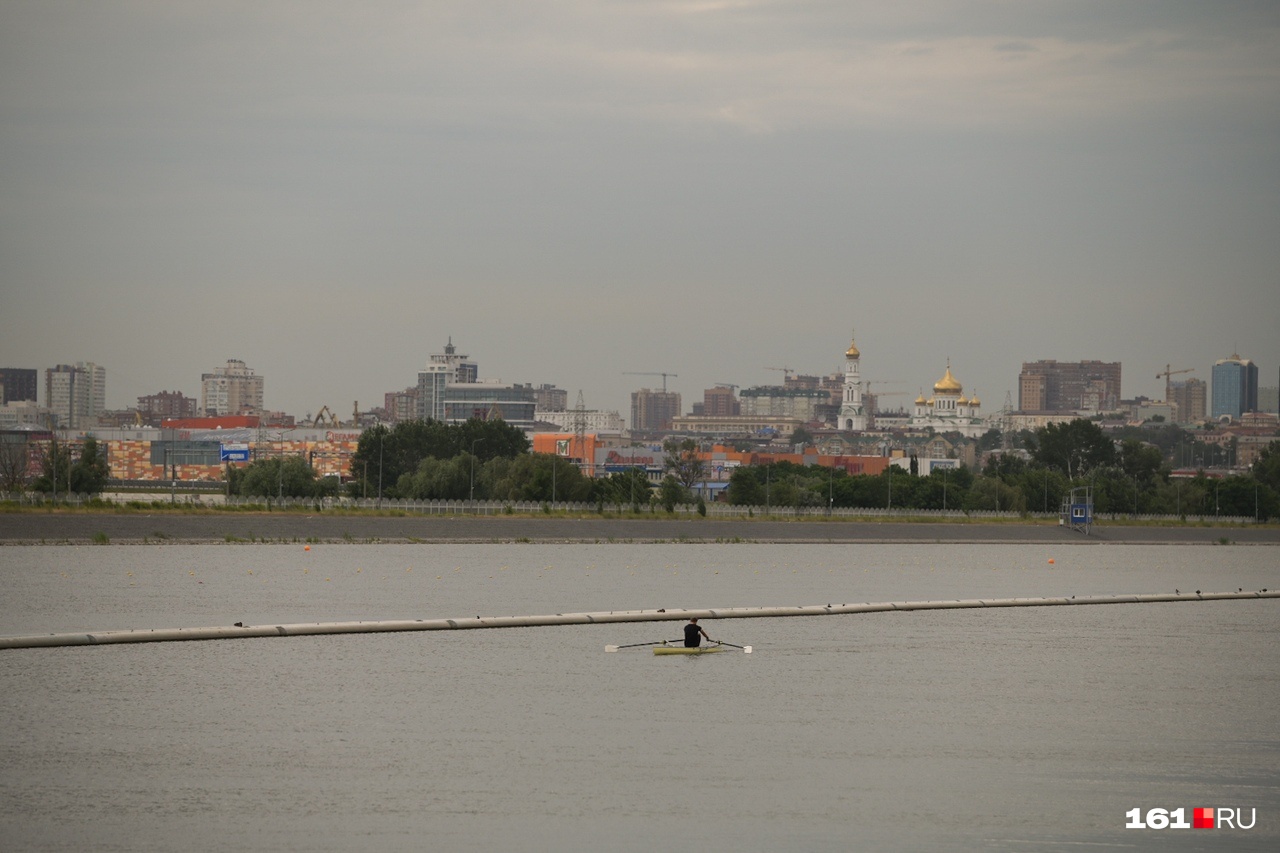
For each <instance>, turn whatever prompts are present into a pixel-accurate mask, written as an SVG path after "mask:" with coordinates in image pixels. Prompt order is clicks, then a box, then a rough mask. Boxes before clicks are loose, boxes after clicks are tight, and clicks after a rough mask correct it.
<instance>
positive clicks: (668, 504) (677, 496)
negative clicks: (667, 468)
mask: <svg viewBox="0 0 1280 853" xmlns="http://www.w3.org/2000/svg"><path fill="white" fill-rule="evenodd" d="M658 502H659V503H661V504H662V508H663V509H665V510H666V511H667V512H668V513H674V512H675V511H676V504H682V503H688V502H689V491H688V489H686V488H685V487H684V486H682V485H681V484H680V481H679V480H677V479H676V478H675V477H674V476H672V475H671V474H668V475H667V476H665V477H663V478H662V482H661V483H660V484H659V485H658Z"/></svg>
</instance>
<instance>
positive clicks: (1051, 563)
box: [1049, 557, 1053, 566]
mask: <svg viewBox="0 0 1280 853" xmlns="http://www.w3.org/2000/svg"><path fill="white" fill-rule="evenodd" d="M1049 565H1051V566H1052V565H1053V557H1050V558H1049Z"/></svg>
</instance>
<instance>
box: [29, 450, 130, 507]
mask: <svg viewBox="0 0 1280 853" xmlns="http://www.w3.org/2000/svg"><path fill="white" fill-rule="evenodd" d="M40 467H41V470H42V471H43V472H44V473H42V474H41V475H40V476H39V477H37V478H36V479H35V480H33V481H32V483H31V490H32V491H36V492H61V493H66V492H67V491H71V492H75V493H76V494H88V495H96V494H100V493H101V492H102V490H103V489H105V488H106V486H107V481H108V480H109V479H110V478H111V469H110V467H109V466H108V464H107V456H106V454H105V453H104V452H103V451H102V448H101V447H100V446H99V444H98V442H97V440H96V439H94V438H92V437H90V438H86V439H85V440H84V443H83V444H81V445H80V456H79V457H78V458H76V459H75V460H73V459H72V453H71V446H70V445H69V444H67V443H66V442H59V441H58V440H57V438H54V439H53V440H52V441H50V442H49V444H48V445H47V446H45V447H44V448H43V449H42V450H41V466H40Z"/></svg>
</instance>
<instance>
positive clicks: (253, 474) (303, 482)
mask: <svg viewBox="0 0 1280 853" xmlns="http://www.w3.org/2000/svg"><path fill="white" fill-rule="evenodd" d="M236 487H237V493H238V494H240V495H243V496H245V497H268V498H271V497H277V496H282V497H286V498H310V497H315V496H316V494H317V485H316V472H315V470H314V469H313V468H312V467H311V466H310V465H308V464H307V460H306V459H305V458H303V457H301V456H285V457H283V458H282V457H279V456H273V457H271V458H269V459H257V460H255V461H253V462H250V463H249V465H247V466H246V467H245V468H243V469H241V473H240V475H239V476H238V477H237V478H236Z"/></svg>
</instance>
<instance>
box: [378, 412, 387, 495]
mask: <svg viewBox="0 0 1280 853" xmlns="http://www.w3.org/2000/svg"><path fill="white" fill-rule="evenodd" d="M385 434H386V430H384V429H383V428H382V425H381V424H379V425H378V509H382V437H383V436H384V435H385Z"/></svg>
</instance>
